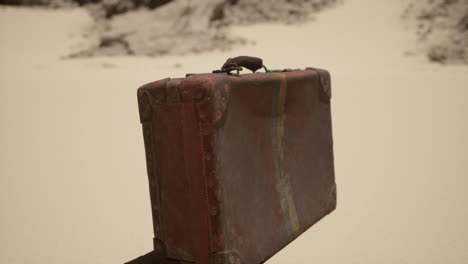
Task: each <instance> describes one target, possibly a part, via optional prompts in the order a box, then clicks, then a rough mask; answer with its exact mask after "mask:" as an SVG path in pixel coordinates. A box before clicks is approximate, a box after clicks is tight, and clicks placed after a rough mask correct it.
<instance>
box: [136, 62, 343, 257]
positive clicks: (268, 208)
mask: <svg viewBox="0 0 468 264" xmlns="http://www.w3.org/2000/svg"><path fill="white" fill-rule="evenodd" d="M236 59H239V58H236ZM249 62H250V64H249ZM258 63H261V60H260V59H256V58H249V57H241V58H240V60H238V61H237V63H236V62H234V63H229V60H228V62H227V64H225V65H223V67H222V70H220V71H215V72H216V73H211V74H194V75H190V76H188V77H187V78H180V79H169V78H168V79H164V80H160V81H156V82H152V83H149V84H146V85H144V86H142V87H141V88H139V89H138V102H139V110H140V118H141V123H142V124H143V135H144V144H145V148H146V163H147V170H148V177H149V185H150V196H151V205H152V214H153V223H154V250H155V255H156V256H157V259H158V261H157V262H156V261H155V263H160V262H161V263H166V262H167V263H197V264H222V263H230V264H240V263H244V264H257V263H263V262H265V261H266V260H267V259H268V258H270V257H271V256H273V255H274V254H275V253H277V252H278V251H279V250H281V249H282V248H283V247H285V246H286V245H287V244H288V243H290V242H291V241H292V240H294V239H295V238H296V237H297V236H299V235H300V234H301V233H302V232H304V231H305V230H307V229H308V228H309V227H311V226H312V225H313V224H314V223H316V222H317V221H318V220H320V219H321V218H322V217H324V216H325V215H327V214H328V213H330V212H331V211H333V210H334V209H335V207H336V187H335V179H334V164H333V143H332V127H331V113H330V97H331V90H330V75H329V73H328V72H327V71H325V70H321V69H312V68H307V69H306V70H284V71H269V72H266V73H253V74H242V75H237V74H231V73H229V72H232V70H238V69H239V67H240V66H245V67H248V68H250V69H252V70H254V71H255V70H257V69H258V68H260V67H261V66H262V65H260V64H258ZM265 69H266V68H265Z"/></svg>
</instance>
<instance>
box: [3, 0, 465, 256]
mask: <svg viewBox="0 0 468 264" xmlns="http://www.w3.org/2000/svg"><path fill="white" fill-rule="evenodd" d="M404 6H405V5H404V4H403V3H401V2H400V1H390V0H348V1H346V2H345V3H344V4H343V5H342V6H339V7H337V8H335V9H332V10H328V11H325V12H323V13H321V14H319V15H317V17H316V19H315V21H311V22H308V23H304V24H300V25H293V26H286V25H283V26H282V25H271V24H270V25H268V24H264V25H257V26H252V27H236V28H234V29H233V33H235V34H238V35H239V36H241V37H245V38H248V39H251V40H253V41H255V42H256V43H257V45H247V46H243V47H237V48H235V49H233V50H231V51H230V52H224V53H223V52H219V51H218V52H212V53H203V54H195V55H186V56H164V57H161V58H147V57H116V58H93V59H76V60H67V59H65V60H64V59H61V57H62V56H65V55H67V54H69V52H70V51H72V50H74V49H75V48H76V47H77V46H80V45H85V44H86V43H83V41H86V38H82V37H81V33H82V32H84V31H85V30H84V29H85V28H86V27H89V26H90V23H91V22H90V21H91V19H90V18H89V16H88V15H87V13H86V12H84V11H83V10H55V11H51V10H48V11H45V10H41V9H26V8H22V9H17V8H1V9H0V35H1V36H2V41H0V58H1V62H0V122H1V126H2V127H1V128H2V129H1V132H0V146H1V148H0V162H1V163H0V187H1V191H0V208H2V213H1V217H0V234H1V235H0V263H8V264H23V263H41V264H42V263H48V264H54V263H56V264H63V263H67V264H75V263H76V264H78V263H79V264H83V263H93V264H94V263H98V264H99V263H102V264H108V263H123V262H125V261H128V260H130V259H133V258H135V257H137V256H139V255H141V254H144V253H146V252H148V251H150V250H151V247H152V229H151V214H150V205H149V194H148V183H147V179H146V172H145V158H144V148H143V139H142V134H141V128H140V124H139V119H138V111H137V102H136V88H137V87H138V86H140V85H141V84H144V83H146V82H149V81H153V80H156V79H161V78H165V77H169V76H170V77H180V76H184V74H185V73H186V72H207V71H210V70H212V69H215V68H219V67H220V65H221V64H222V63H223V62H224V60H225V59H226V58H227V57H232V56H236V55H255V56H260V57H263V58H264V62H265V64H266V65H267V66H268V67H269V68H286V67H294V68H296V67H306V66H315V67H323V68H326V69H329V70H330V71H331V73H332V76H333V83H332V85H333V101H332V104H333V105H332V106H333V110H332V111H333V125H334V140H335V162H336V178H337V183H338V188H339V189H338V196H339V197H338V198H339V199H338V209H337V211H336V212H334V213H333V214H331V215H330V216H328V217H326V218H325V219H324V220H323V221H321V222H320V223H318V224H317V225H316V226H315V227H314V228H312V229H310V230H309V231H307V232H306V233H305V234H304V235H303V236H301V237H300V238H299V239H297V240H296V241H294V242H293V243H292V244H291V245H289V246H288V247H287V248H286V249H284V250H283V251H281V252H280V253H279V254H278V255H276V256H274V257H273V258H272V259H271V260H269V261H268V262H267V263H268V264H289V263H290V264H310V263H330V264H341V263H356V264H357V263H359V264H375V263H379V264H396V263H409V264H419V263H420V264H440V263H444V264H445V263H448V264H460V263H467V262H468V249H467V245H468V226H467V225H466V223H467V222H468V206H467V204H468V192H467V186H468V148H467V146H468V125H467V121H466V115H467V114H468V104H466V102H465V100H466V98H467V97H468V90H467V89H466V88H467V83H468V68H467V67H466V66H441V65H438V64H429V63H428V62H427V60H426V58H425V57H423V56H412V57H408V56H405V55H404V51H405V50H406V48H407V47H408V46H411V45H416V44H415V43H414V42H412V41H413V35H412V33H411V32H408V31H404V30H402V28H403V25H402V24H401V22H400V14H401V13H402V12H403V9H404ZM12 25H14V27H13V26H12Z"/></svg>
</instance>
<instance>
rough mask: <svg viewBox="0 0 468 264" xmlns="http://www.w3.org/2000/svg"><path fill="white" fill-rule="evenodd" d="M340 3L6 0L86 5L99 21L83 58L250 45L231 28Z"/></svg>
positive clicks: (289, 18)
mask: <svg viewBox="0 0 468 264" xmlns="http://www.w3.org/2000/svg"><path fill="white" fill-rule="evenodd" d="M338 1H340V0H276V1H272V0H256V1H251V0H197V1H193V0H0V3H3V4H23V5H46V6H52V7H61V6H73V5H75V6H76V5H80V6H84V7H85V8H87V9H88V10H89V11H90V13H91V15H92V16H93V17H94V19H95V21H96V23H95V27H94V28H93V29H92V30H90V32H88V33H87V35H88V36H89V37H90V38H92V41H91V42H92V45H91V46H90V47H86V48H84V49H82V50H80V51H78V52H76V53H74V54H72V55H71V56H72V57H82V56H96V55H97V56H111V55H144V56H158V55H164V54H185V53H194V52H195V53H196V52H204V51H212V50H226V49H230V48H231V47H233V46H235V45H242V44H245V43H246V42H247V40H245V39H241V38H238V37H235V36H231V35H230V34H229V26H230V25H248V24H255V23H262V22H275V23H295V22H300V21H305V20H307V19H308V18H309V17H310V15H311V14H313V13H316V12H319V11H321V10H323V9H325V8H328V7H330V6H332V5H333V4H335V3H337V2H338Z"/></svg>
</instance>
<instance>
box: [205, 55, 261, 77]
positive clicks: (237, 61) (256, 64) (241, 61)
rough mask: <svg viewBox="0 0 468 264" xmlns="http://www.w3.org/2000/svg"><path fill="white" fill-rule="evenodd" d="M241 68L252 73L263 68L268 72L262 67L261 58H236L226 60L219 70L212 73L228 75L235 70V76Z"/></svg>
mask: <svg viewBox="0 0 468 264" xmlns="http://www.w3.org/2000/svg"><path fill="white" fill-rule="evenodd" d="M242 67H244V68H247V69H249V70H251V71H252V72H254V73H255V72H256V71H257V70H259V69H261V68H264V69H265V71H266V72H268V69H267V68H266V67H265V65H263V60H262V59H261V58H257V57H251V56H238V57H234V58H229V59H227V60H226V62H225V63H224V64H223V66H221V70H215V71H213V73H227V74H230V73H231V71H234V70H236V71H237V74H239V71H241V70H242Z"/></svg>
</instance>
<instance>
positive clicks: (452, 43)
mask: <svg viewBox="0 0 468 264" xmlns="http://www.w3.org/2000/svg"><path fill="white" fill-rule="evenodd" d="M404 18H405V19H406V20H409V21H410V24H411V25H412V29H413V30H415V31H416V34H417V37H418V39H419V41H420V43H421V45H422V47H423V50H424V52H426V54H427V57H428V59H429V60H431V61H435V62H440V63H468V0H413V1H412V3H411V4H409V6H408V9H407V10H406V11H405V14H404ZM414 22H415V23H414Z"/></svg>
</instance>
